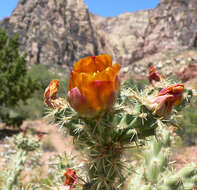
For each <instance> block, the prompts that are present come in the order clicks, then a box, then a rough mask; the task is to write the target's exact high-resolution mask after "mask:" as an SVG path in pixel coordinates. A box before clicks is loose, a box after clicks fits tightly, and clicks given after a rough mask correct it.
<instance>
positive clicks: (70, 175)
mask: <svg viewBox="0 0 197 190" xmlns="http://www.w3.org/2000/svg"><path fill="white" fill-rule="evenodd" d="M64 176H66V179H65V180H64V184H63V185H64V186H66V185H68V186H70V188H69V190H72V189H73V188H74V187H75V186H76V184H77V181H78V177H77V175H76V171H75V170H72V169H70V168H68V169H67V171H66V172H65V173H64Z"/></svg>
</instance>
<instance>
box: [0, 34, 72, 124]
mask: <svg viewBox="0 0 197 190" xmlns="http://www.w3.org/2000/svg"><path fill="white" fill-rule="evenodd" d="M19 45H20V43H19V40H18V37H17V36H14V37H9V36H8V35H7V34H6V32H5V31H2V30H1V31H0V78H1V80H0V122H2V123H5V125H8V126H14V127H20V125H21V124H22V122H23V120H25V119H27V118H30V119H35V118H40V117H42V116H43V113H44V103H43V93H44V89H45V88H46V87H47V86H48V83H49V82H50V81H51V80H52V79H54V78H56V79H59V80H60V85H61V86H60V90H59V94H60V95H61V96H64V95H66V92H67V86H68V85H67V81H68V80H67V78H68V77H67V75H66V74H65V73H62V71H61V70H60V69H59V70H58V69H56V70H55V72H54V73H56V74H53V72H52V71H51V69H50V68H48V67H46V66H43V65H40V64H38V65H33V66H32V67H31V69H29V70H28V69H27V61H26V56H25V54H24V55H20V54H19V50H18V48H19Z"/></svg>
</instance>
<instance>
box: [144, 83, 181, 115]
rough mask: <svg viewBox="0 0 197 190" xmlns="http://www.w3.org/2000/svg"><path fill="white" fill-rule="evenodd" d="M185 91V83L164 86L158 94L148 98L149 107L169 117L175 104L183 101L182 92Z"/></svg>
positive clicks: (155, 112) (156, 112)
mask: <svg viewBox="0 0 197 190" xmlns="http://www.w3.org/2000/svg"><path fill="white" fill-rule="evenodd" d="M183 91H184V85H183V84H174V85H170V86H168V87H166V88H163V89H162V90H161V91H160V92H159V94H158V95H157V96H154V97H150V98H149V99H148V105H147V107H148V108H149V109H150V110H151V111H153V114H156V115H158V116H160V117H164V118H165V117H167V116H168V115H169V114H170V113H171V111H172V108H173V106H177V105H179V104H180V103H181V99H182V93H183Z"/></svg>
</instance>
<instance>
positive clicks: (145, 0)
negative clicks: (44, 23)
mask: <svg viewBox="0 0 197 190" xmlns="http://www.w3.org/2000/svg"><path fill="white" fill-rule="evenodd" d="M84 1H85V3H86V4H87V5H88V7H89V10H90V11H91V12H93V13H95V14H98V15H102V16H105V17H107V16H117V15H119V14H121V13H124V12H134V11H137V10H143V9H152V8H154V7H155V6H156V5H157V4H158V3H159V2H160V0H84ZM17 2H18V0H1V3H0V20H1V19H2V18H4V17H6V16H9V15H10V14H11V12H12V10H13V9H14V8H15V7H16V5H17Z"/></svg>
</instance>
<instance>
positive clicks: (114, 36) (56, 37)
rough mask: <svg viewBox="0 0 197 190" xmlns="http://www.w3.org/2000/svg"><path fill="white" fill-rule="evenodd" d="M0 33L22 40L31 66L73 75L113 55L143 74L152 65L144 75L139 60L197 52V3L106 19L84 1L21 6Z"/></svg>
mask: <svg viewBox="0 0 197 190" xmlns="http://www.w3.org/2000/svg"><path fill="white" fill-rule="evenodd" d="M131 6H132V4H131ZM0 28H4V29H6V30H7V31H8V33H9V34H18V35H19V38H20V42H21V47H20V50H21V52H26V53H27V60H28V61H29V63H30V64H36V63H41V64H45V65H52V64H55V65H61V66H64V67H65V70H67V71H70V70H71V68H72V66H73V64H74V63H75V62H76V61H77V60H79V59H80V58H82V57H86V56H90V55H98V54H103V53H107V54H110V55H111V56H112V57H113V60H114V61H117V62H118V63H119V64H120V65H121V66H127V65H131V66H132V69H131V71H135V72H136V73H138V74H140V73H142V70H144V71H146V69H145V66H146V63H145V62H144V64H143V65H142V69H140V67H141V66H140V65H139V63H138V62H137V61H138V60H142V59H143V61H144V60H146V59H148V58H149V57H150V56H152V55H160V54H162V53H163V52H164V53H165V52H177V51H180V50H184V49H187V48H189V47H197V1H196V0H162V1H161V2H160V3H159V4H158V6H157V7H156V8H154V9H152V10H144V11H137V12H135V13H124V14H121V15H119V16H117V17H107V18H105V17H102V16H98V15H95V14H93V13H91V12H90V11H89V10H88V7H87V6H86V5H85V4H84V1H83V0H19V2H18V5H17V7H16V9H15V10H14V11H13V12H12V14H11V16H10V17H7V18H5V19H3V20H2V21H1V22H0ZM144 58H146V59H144ZM156 66H157V65H156ZM164 67H166V68H167V67H168V68H167V70H168V71H170V69H171V67H170V68H169V65H166V64H163V66H162V68H164Z"/></svg>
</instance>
